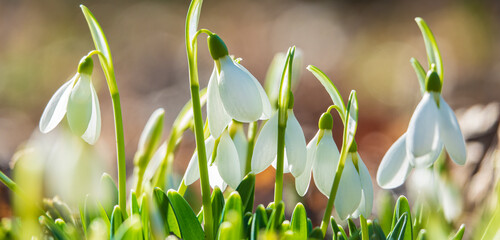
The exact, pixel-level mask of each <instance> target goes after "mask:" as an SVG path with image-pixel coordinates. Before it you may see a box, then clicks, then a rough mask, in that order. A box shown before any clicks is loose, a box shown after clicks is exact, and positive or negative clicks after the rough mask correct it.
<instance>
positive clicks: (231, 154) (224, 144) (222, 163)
mask: <svg viewBox="0 0 500 240" xmlns="http://www.w3.org/2000/svg"><path fill="white" fill-rule="evenodd" d="M215 162H216V164H217V168H218V170H219V174H220V176H221V177H222V179H224V182H226V183H227V184H228V185H229V186H230V187H231V188H233V189H236V188H237V187H238V185H239V184H240V182H241V180H242V178H243V177H242V176H241V170H240V169H241V168H240V161H239V159H238V152H237V151H236V147H235V146H234V143H233V140H231V137H230V136H229V133H228V132H227V131H224V132H223V133H222V135H221V137H220V141H219V146H218V147H217V156H216V157H215Z"/></svg>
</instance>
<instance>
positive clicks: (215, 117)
mask: <svg viewBox="0 0 500 240" xmlns="http://www.w3.org/2000/svg"><path fill="white" fill-rule="evenodd" d="M207 88H208V89H207V119H208V120H207V121H208V129H210V134H212V136H214V137H215V138H218V137H219V136H220V134H221V133H222V131H224V129H225V128H226V126H227V125H228V124H229V123H230V122H231V117H229V115H227V113H226V110H224V106H223V105H222V100H221V99H220V95H219V85H218V80H217V70H216V69H215V68H214V70H213V72H212V76H210V80H209V81H208V87H207Z"/></svg>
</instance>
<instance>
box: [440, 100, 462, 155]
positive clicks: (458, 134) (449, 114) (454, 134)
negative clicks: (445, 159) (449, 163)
mask: <svg viewBox="0 0 500 240" xmlns="http://www.w3.org/2000/svg"><path fill="white" fill-rule="evenodd" d="M439 114H440V118H439V131H440V132H439V133H440V136H441V139H442V141H443V143H444V146H445V148H446V151H447V152H448V154H449V155H450V157H451V159H452V160H453V161H454V162H455V163H457V164H460V165H464V164H465V161H466V159H467V153H466V152H465V140H464V137H463V135H462V131H460V126H459V125H458V121H457V117H456V116H455V113H453V110H451V108H450V106H449V105H448V104H447V103H446V102H445V101H444V99H443V97H440V104H439Z"/></svg>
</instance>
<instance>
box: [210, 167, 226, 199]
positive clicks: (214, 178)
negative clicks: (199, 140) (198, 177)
mask: <svg viewBox="0 0 500 240" xmlns="http://www.w3.org/2000/svg"><path fill="white" fill-rule="evenodd" d="M208 181H209V182H210V187H212V188H215V187H218V188H220V190H221V191H222V192H224V190H226V187H227V184H226V183H225V182H224V179H222V177H221V176H220V174H219V169H218V167H217V164H212V165H209V166H208Z"/></svg>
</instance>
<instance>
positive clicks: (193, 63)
mask: <svg viewBox="0 0 500 240" xmlns="http://www.w3.org/2000/svg"><path fill="white" fill-rule="evenodd" d="M201 5H202V1H201V0H200V1H196V0H193V1H191V4H190V5H189V10H188V14H187V18H186V36H185V37H186V52H187V59H188V67H189V85H190V90H191V101H192V104H193V119H194V132H195V139H196V151H197V153H198V167H199V170H200V185H201V197H202V203H203V219H204V222H205V224H204V229H205V239H209V240H211V239H214V233H213V220H212V204H211V201H210V184H209V180H208V166H207V153H206V149H205V136H204V132H203V119H202V115H201V103H200V84H199V80H198V61H197V41H196V39H197V36H198V34H199V32H198V31H197V33H194V32H193V35H192V36H193V38H192V36H191V31H192V30H194V31H196V30H195V29H197V26H198V20H199V14H200V11H201ZM193 17H194V19H191V18H193Z"/></svg>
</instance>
